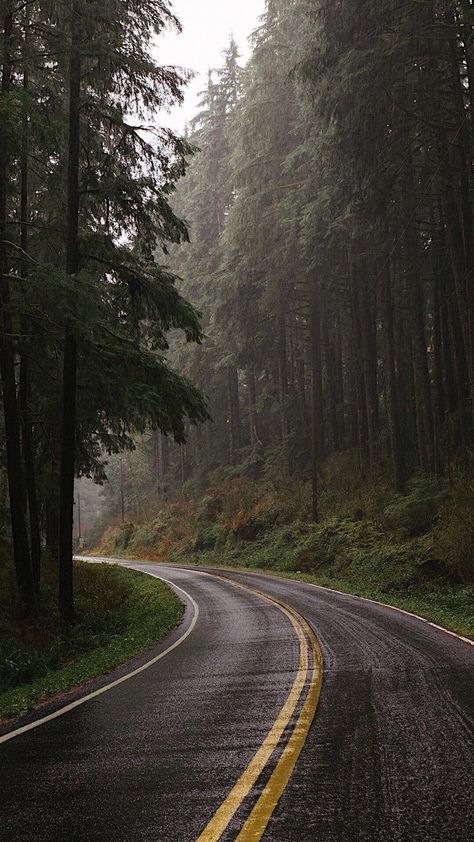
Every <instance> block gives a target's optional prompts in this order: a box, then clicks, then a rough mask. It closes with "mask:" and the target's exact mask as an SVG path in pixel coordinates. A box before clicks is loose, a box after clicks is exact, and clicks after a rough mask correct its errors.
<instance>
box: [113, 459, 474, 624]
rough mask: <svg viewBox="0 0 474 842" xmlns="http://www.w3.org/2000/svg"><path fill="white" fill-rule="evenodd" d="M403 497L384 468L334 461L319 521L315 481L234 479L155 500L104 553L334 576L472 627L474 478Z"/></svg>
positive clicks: (330, 579)
mask: <svg viewBox="0 0 474 842" xmlns="http://www.w3.org/2000/svg"><path fill="white" fill-rule="evenodd" d="M407 491H408V493H407V495H406V496H405V497H398V496H396V495H394V494H393V491H392V490H391V488H390V485H389V483H388V481H387V480H386V479H385V478H384V473H383V472H382V471H381V472H380V474H379V475H372V476H370V477H367V476H364V475H363V474H361V473H360V472H359V471H358V470H357V468H356V467H355V466H354V465H351V464H350V463H348V461H347V460H342V459H339V460H333V461H332V463H330V464H329V465H328V466H327V468H326V471H325V474H324V476H323V479H322V491H321V520H320V523H318V524H313V523H311V522H310V518H309V511H310V502H309V493H310V492H309V485H308V484H307V483H306V484H305V483H301V482H298V481H296V480H293V479H291V478H285V479H280V480H279V481H273V482H269V481H267V482H254V481H251V480H249V479H243V478H238V477H234V478H233V479H227V480H225V481H224V482H220V483H219V484H216V485H214V486H213V487H211V488H210V489H209V490H208V492H207V494H206V495H205V496H203V497H202V498H201V499H199V500H181V501H179V502H175V503H169V504H165V505H162V506H161V507H157V508H156V510H155V511H154V512H151V513H150V515H149V517H148V518H147V519H146V520H145V521H144V522H141V523H125V524H122V525H120V526H115V527H111V528H109V529H108V530H107V531H106V533H105V534H104V536H103V538H102V541H101V543H100V545H99V547H98V548H97V552H98V554H100V553H102V554H107V555H111V556H113V555H121V556H124V557H129V558H147V559H151V560H155V561H166V562H177V563H182V564H199V565H209V566H219V565H221V566H222V565H223V566H232V567H245V568H247V569H253V570H260V571H261V570H264V571H269V572H272V573H276V574H277V575H284V576H288V577H291V578H297V579H302V580H305V581H311V582H315V583H317V584H321V585H326V586H328V587H332V588H336V589H338V590H342V591H346V592H348V593H354V594H358V595H360V596H367V597H371V598H372V599H377V600H380V601H382V602H386V603H389V604H392V605H396V606H398V607H400V608H405V609H407V610H409V611H412V612H414V613H417V614H420V615H422V616H425V617H427V618H428V619H431V620H433V621H435V622H437V623H440V624H441V625H444V626H446V627H447V628H450V629H453V630H455V631H458V632H460V633H462V634H468V635H474V585H473V582H474V561H473V557H474V520H473V515H472V512H473V502H474V479H473V475H472V472H471V473H469V472H467V471H466V469H464V470H463V471H452V472H451V475H450V477H449V479H443V480H437V479H432V480H426V479H422V478H414V479H413V480H412V481H411V482H410V483H409V486H408V489H407Z"/></svg>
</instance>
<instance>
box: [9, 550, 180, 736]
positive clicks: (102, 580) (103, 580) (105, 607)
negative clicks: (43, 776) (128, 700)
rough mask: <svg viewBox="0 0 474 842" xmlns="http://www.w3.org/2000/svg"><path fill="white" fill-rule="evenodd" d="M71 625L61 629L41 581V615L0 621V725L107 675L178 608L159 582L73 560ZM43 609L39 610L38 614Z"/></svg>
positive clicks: (162, 630) (153, 637) (159, 631)
mask: <svg viewBox="0 0 474 842" xmlns="http://www.w3.org/2000/svg"><path fill="white" fill-rule="evenodd" d="M75 579H76V594H77V597H76V609H77V621H76V623H75V625H74V626H73V627H71V628H65V627H64V626H62V625H61V623H60V621H59V618H58V616H57V613H56V612H55V611H54V608H53V606H54V602H53V597H54V589H53V588H52V587H50V586H49V585H48V582H47V577H46V584H45V589H44V596H43V612H40V613H39V615H38V617H37V618H36V619H35V620H33V621H30V622H28V623H25V621H20V620H18V619H17V620H15V619H14V618H12V617H7V616H6V615H4V619H3V620H2V622H1V624H0V720H1V719H7V718H10V717H14V716H18V715H20V714H21V713H23V712H25V711H26V710H28V709H30V708H31V707H33V706H34V705H36V704H38V703H40V702H42V701H44V700H46V699H48V698H50V697H52V696H55V695H56V694H59V693H63V692H65V691H67V690H70V689H71V688H73V687H75V686H77V685H80V684H82V683H84V682H85V681H87V680H88V679H90V678H93V677H95V676H98V675H102V674H103V673H106V672H108V671H109V670H111V669H113V668H114V667H115V666H117V665H118V664H120V663H123V662H124V661H126V660H128V659H129V658H131V657H133V656H134V655H136V654H138V653H139V652H141V651H143V650H145V649H147V648H148V647H150V646H152V645H153V644H154V643H156V642H157V641H159V640H161V639H162V638H163V637H165V635H166V634H168V632H170V631H171V630H172V629H173V628H174V627H175V626H176V625H177V624H178V622H179V621H180V619H181V617H182V614H183V607H182V605H181V603H180V601H179V599H178V598H177V596H176V595H175V594H174V592H173V591H171V589H170V588H169V587H168V586H167V585H165V584H164V583H163V582H160V581H159V580H158V579H155V578H152V577H150V576H146V575H144V574H142V573H139V572H137V571H132V570H127V569H125V568H121V567H113V566H110V565H88V564H82V563H76V565H75ZM46 608H47V609H48V610H45V609H46Z"/></svg>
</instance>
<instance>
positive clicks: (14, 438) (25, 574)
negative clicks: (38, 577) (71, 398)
mask: <svg viewBox="0 0 474 842" xmlns="http://www.w3.org/2000/svg"><path fill="white" fill-rule="evenodd" d="M12 36H13V3H11V2H8V3H6V4H5V6H4V17H3V50H2V79H1V91H2V96H3V97H5V96H6V95H7V94H8V92H9V91H10V88H11V82H12V60H11V54H10V49H11V39H12ZM7 132H8V129H7V128H6V127H5V126H4V125H0V322H1V339H0V371H1V379H2V394H3V412H4V417H5V446H6V458H7V459H6V461H7V475H8V490H9V501H10V518H11V529H12V542H13V558H14V564H15V573H16V581H17V588H18V597H19V602H20V605H21V607H22V609H23V610H26V611H32V610H34V607H35V586H34V580H33V571H32V567H31V558H30V550H29V545H28V531H27V525H26V491H25V483H24V476H23V465H22V459H21V448H20V418H19V411H18V400H17V386H16V376H15V349H14V346H13V339H12V336H13V325H12V319H11V312H10V307H11V302H10V285H9V281H8V271H9V266H8V256H7V245H6V241H7V183H8V163H9V160H8V146H9V141H8V136H7Z"/></svg>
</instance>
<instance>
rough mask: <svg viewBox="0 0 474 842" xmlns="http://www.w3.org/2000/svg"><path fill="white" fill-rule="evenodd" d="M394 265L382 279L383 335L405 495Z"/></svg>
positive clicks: (393, 440)
mask: <svg viewBox="0 0 474 842" xmlns="http://www.w3.org/2000/svg"><path fill="white" fill-rule="evenodd" d="M392 278H393V264H391V265H390V271H388V270H385V272H384V275H383V277H382V283H383V287H382V296H381V297H382V312H383V335H384V340H385V389H386V399H387V412H388V424H389V430H390V450H391V454H392V464H393V474H394V479H395V487H396V489H397V491H398V493H399V494H404V493H405V460H404V455H403V447H402V436H401V430H400V407H399V401H398V389H397V378H396V370H395V335H394V327H393V300H392Z"/></svg>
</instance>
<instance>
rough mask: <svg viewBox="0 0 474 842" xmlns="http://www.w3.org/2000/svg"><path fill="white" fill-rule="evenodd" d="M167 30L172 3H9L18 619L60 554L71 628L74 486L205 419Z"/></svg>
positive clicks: (5, 42) (8, 218) (8, 423)
mask: <svg viewBox="0 0 474 842" xmlns="http://www.w3.org/2000/svg"><path fill="white" fill-rule="evenodd" d="M167 25H171V26H177V27H179V24H178V21H177V20H176V19H175V18H174V16H173V14H172V12H171V8H170V4H169V3H168V2H167V0H140V2H135V0H107V2H106V3H103V2H97V0H60V1H59V2H55V1H54V0H51V1H50V2H36V0H30V1H29V2H25V3H22V2H13V1H12V0H1V2H0V80H1V91H0V370H1V396H2V403H3V416H4V441H5V444H4V448H2V490H3V491H4V492H5V493H6V489H7V488H8V501H5V502H7V508H8V510H9V514H10V516H11V541H12V549H13V557H14V566H15V574H16V583H17V595H18V604H19V606H20V607H21V609H22V610H24V611H26V612H32V611H34V610H35V609H36V607H37V606H38V602H39V595H40V583H41V554H42V552H43V551H44V547H46V549H47V552H48V555H49V557H50V558H51V559H53V561H55V562H56V563H57V566H58V571H59V607H60V612H61V616H62V617H63V619H64V620H67V621H70V620H71V619H73V616H74V600H73V580H72V576H73V566H72V528H73V484H74V478H75V476H80V475H92V476H95V477H96V478H100V477H101V476H102V475H103V456H104V453H107V452H109V453H116V452H119V451H120V450H122V449H124V448H127V447H131V446H133V441H134V437H135V436H136V435H137V434H139V433H141V432H143V431H144V430H145V429H147V428H152V429H160V430H161V431H163V433H165V434H168V435H171V437H174V438H175V439H176V440H177V441H183V440H184V433H185V420H186V421H187V422H197V421H203V420H204V418H205V417H206V410H205V404H204V400H203V399H202V397H201V395H200V393H199V392H198V391H197V390H196V389H195V388H194V387H193V386H191V384H190V383H189V382H188V381H187V380H186V379H185V378H183V377H182V376H180V375H179V374H177V373H175V371H174V370H173V369H172V368H171V367H170V365H169V363H168V361H167V360H166V358H165V352H166V350H167V339H166V333H167V331H169V330H170V329H171V328H174V329H179V330H180V331H182V332H183V333H184V335H185V336H186V339H187V340H189V341H197V342H199V341H200V340H201V328H200V325H199V319H198V316H197V314H196V311H195V310H194V309H193V308H192V306H191V305H190V304H189V303H188V302H187V301H186V300H185V299H184V298H183V297H182V296H181V295H180V293H179V292H178V291H177V288H176V286H175V277H174V275H173V273H172V272H170V271H169V270H168V269H167V268H166V266H165V265H164V264H165V262H166V256H165V255H166V251H167V248H168V244H169V243H178V242H180V241H181V240H186V239H187V232H186V227H185V225H184V223H183V222H181V220H180V219H179V218H178V217H177V216H176V215H175V213H174V212H173V210H172V209H171V206H170V203H169V197H170V194H171V192H172V191H173V189H174V187H175V184H176V182H177V180H178V179H179V178H180V176H181V175H182V174H183V172H184V170H185V166H186V158H187V156H188V154H189V151H190V150H189V147H188V144H187V143H186V142H183V141H182V140H180V139H178V138H177V137H175V136H174V135H173V134H172V133H171V132H169V131H167V130H159V129H156V128H155V127H153V115H154V114H156V112H157V111H158V110H159V109H162V108H164V107H167V106H168V105H172V104H174V103H175V102H178V101H180V99H181V98H182V91H183V86H184V84H185V81H186V78H185V75H183V74H182V73H178V72H177V71H176V70H175V69H173V68H169V67H161V66H159V64H158V63H157V62H156V61H155V60H154V59H153V57H152V55H151V52H150V48H151V42H152V39H153V38H154V36H155V34H157V33H160V32H161V31H162V30H163V28H164V27H165V26H167ZM4 477H5V482H4V481H3V478H4ZM2 502H3V501H2Z"/></svg>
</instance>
